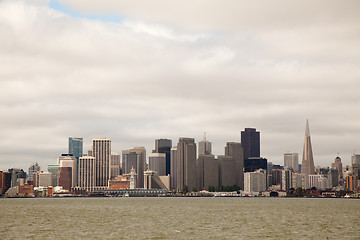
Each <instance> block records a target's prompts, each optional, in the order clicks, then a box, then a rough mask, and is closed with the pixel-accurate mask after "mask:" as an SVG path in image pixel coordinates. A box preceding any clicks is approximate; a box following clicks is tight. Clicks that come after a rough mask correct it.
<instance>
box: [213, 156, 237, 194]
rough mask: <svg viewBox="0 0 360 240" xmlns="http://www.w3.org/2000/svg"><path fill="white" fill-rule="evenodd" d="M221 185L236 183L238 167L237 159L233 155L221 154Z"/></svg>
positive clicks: (219, 158) (219, 157) (219, 159)
mask: <svg viewBox="0 0 360 240" xmlns="http://www.w3.org/2000/svg"><path fill="white" fill-rule="evenodd" d="M218 161H219V185H220V186H224V187H225V186H233V185H236V176H237V172H236V167H235V159H234V158H233V157H231V156H225V155H219V156H218Z"/></svg>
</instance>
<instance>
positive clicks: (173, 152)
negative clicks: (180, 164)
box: [170, 147, 177, 189]
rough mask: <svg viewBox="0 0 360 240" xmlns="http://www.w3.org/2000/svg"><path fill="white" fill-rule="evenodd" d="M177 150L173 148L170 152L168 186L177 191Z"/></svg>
mask: <svg viewBox="0 0 360 240" xmlns="http://www.w3.org/2000/svg"><path fill="white" fill-rule="evenodd" d="M176 157H177V148H176V147H173V148H171V151H170V162H171V163H170V176H171V179H170V184H171V189H177V160H176V159H177V158H176Z"/></svg>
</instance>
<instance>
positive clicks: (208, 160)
mask: <svg viewBox="0 0 360 240" xmlns="http://www.w3.org/2000/svg"><path fill="white" fill-rule="evenodd" d="M196 165H197V190H198V191H201V190H208V189H209V186H214V187H217V186H219V161H218V160H217V159H216V158H215V156H214V155H205V154H200V155H199V157H198V159H197V164H196Z"/></svg>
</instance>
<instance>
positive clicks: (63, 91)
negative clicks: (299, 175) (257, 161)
mask: <svg viewBox="0 0 360 240" xmlns="http://www.w3.org/2000/svg"><path fill="white" fill-rule="evenodd" d="M359 5H360V3H359V2H358V1H348V2H347V4H345V3H340V2H328V1H317V2H316V3H314V2H310V1H309V2H296V3H295V2H288V1H275V2H272V3H269V2H267V1H259V2H257V3H249V2H247V1H233V0H231V1H228V3H227V4H224V3H223V2H221V1H207V2H206V3H204V2H203V1H202V0H201V1H197V2H195V3H191V4H189V3H184V2H183V1H174V2H172V3H171V4H169V3H165V2H162V1H154V2H152V3H149V2H143V4H134V3H130V2H124V1H98V0H95V1H91V3H88V2H85V1H82V0H78V1H69V0H29V1H21V0H1V1H0V38H1V39H2V44H1V45H0V55H1V56H2V58H1V59H0V66H1V67H0V98H1V105H0V114H1V116H2V118H1V120H0V123H1V125H0V127H1V132H2V133H3V136H5V137H4V138H2V139H1V140H0V167H1V169H8V168H11V167H19V168H22V169H24V170H27V169H28V167H29V165H30V164H31V163H33V162H38V163H39V165H40V166H41V167H42V169H45V167H46V166H47V164H53V163H55V162H56V158H57V157H58V156H60V155H61V154H64V153H67V152H68V149H67V147H68V144H67V139H68V138H69V137H80V138H83V139H84V148H83V152H84V153H86V151H87V150H89V149H91V140H92V139H96V138H100V137H106V138H109V139H111V142H112V150H114V151H115V152H119V153H120V152H121V151H122V150H124V149H132V148H133V147H136V146H144V147H145V148H146V150H147V153H151V151H152V150H153V149H154V140H155V139H160V138H166V139H171V140H173V146H175V145H176V144H175V142H176V141H177V139H178V138H179V137H189V138H195V142H196V143H198V142H199V141H201V139H202V135H203V132H207V139H208V141H209V142H211V143H212V152H213V154H214V155H221V154H222V153H223V151H224V147H225V144H226V142H240V132H241V131H242V130H243V129H244V128H256V129H257V130H258V131H260V133H261V139H260V141H261V156H263V157H265V158H267V159H268V161H270V162H273V163H275V164H282V163H283V154H284V153H285V152H288V151H289V152H296V153H299V155H300V156H301V153H302V148H303V126H304V121H305V120H306V119H309V121H310V123H311V133H312V136H311V137H312V148H313V155H314V163H315V166H316V165H320V166H330V164H331V162H332V161H333V159H334V158H335V157H336V156H337V155H339V156H340V157H341V159H342V162H343V164H344V165H347V164H350V163H351V155H352V154H353V153H359V152H360V145H359V140H358V139H359V136H360V125H359V123H358V120H357V119H359V117H360V112H359V111H358V109H360V100H359V99H358V97H357V95H358V93H357V91H358V89H360V81H359V78H360V69H359V68H358V67H357V66H358V62H359V60H360V57H359V56H360V45H359V44H358V43H359V41H360V39H359V36H358V34H356V33H357V32H359V30H360V24H359V23H360V16H359V14H358V12H357V9H359V7H360V6H359ZM159 6H161V7H159ZM260 6H261V7H260ZM279 6H281V7H279ZM140 7H141V8H140ZM144 9H145V10H144ZM283 9H286V11H284V10H283ZM309 9H311V10H309ZM160 10H161V11H160ZM183 16H187V17H186V18H184V17H183ZM338 153H339V154H338ZM299 160H300V159H299Z"/></svg>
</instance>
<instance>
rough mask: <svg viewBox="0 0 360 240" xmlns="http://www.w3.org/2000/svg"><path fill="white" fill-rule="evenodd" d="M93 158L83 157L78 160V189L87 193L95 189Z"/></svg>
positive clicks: (94, 164)
mask: <svg viewBox="0 0 360 240" xmlns="http://www.w3.org/2000/svg"><path fill="white" fill-rule="evenodd" d="M95 166H96V163H95V157H92V156H84V157H80V158H79V187H80V188H82V189H85V190H86V191H88V192H91V191H94V189H95V173H96V170H95Z"/></svg>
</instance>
